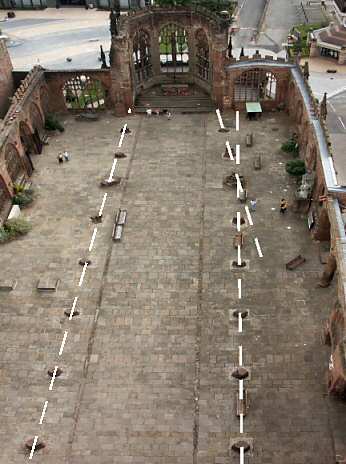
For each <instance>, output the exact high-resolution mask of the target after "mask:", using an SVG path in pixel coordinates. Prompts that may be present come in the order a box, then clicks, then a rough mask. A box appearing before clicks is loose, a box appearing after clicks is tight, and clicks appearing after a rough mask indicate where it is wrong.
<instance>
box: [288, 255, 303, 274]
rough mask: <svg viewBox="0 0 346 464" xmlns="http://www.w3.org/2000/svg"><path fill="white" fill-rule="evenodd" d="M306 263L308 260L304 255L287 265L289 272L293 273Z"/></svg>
mask: <svg viewBox="0 0 346 464" xmlns="http://www.w3.org/2000/svg"><path fill="white" fill-rule="evenodd" d="M305 262H306V259H305V258H303V256H302V255H298V256H296V257H295V258H294V259H292V260H291V261H289V262H288V263H287V264H286V269H287V270H289V271H293V270H294V269H296V268H297V267H299V266H301V265H302V264H304V263H305Z"/></svg>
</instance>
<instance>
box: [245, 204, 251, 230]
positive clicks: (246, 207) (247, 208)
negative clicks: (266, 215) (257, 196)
mask: <svg viewBox="0 0 346 464" xmlns="http://www.w3.org/2000/svg"><path fill="white" fill-rule="evenodd" d="M245 212H246V216H247V220H248V221H249V224H250V226H253V221H252V217H251V214H250V210H249V207H248V206H247V205H246V206H245Z"/></svg>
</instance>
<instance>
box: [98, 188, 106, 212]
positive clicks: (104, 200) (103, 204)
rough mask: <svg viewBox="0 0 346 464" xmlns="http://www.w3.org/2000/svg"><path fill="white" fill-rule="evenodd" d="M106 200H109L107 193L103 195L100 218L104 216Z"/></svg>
mask: <svg viewBox="0 0 346 464" xmlns="http://www.w3.org/2000/svg"><path fill="white" fill-rule="evenodd" d="M106 199H107V193H105V194H104V195H103V199H102V204H101V208H100V211H99V216H102V212H103V208H104V207H105V203H106Z"/></svg>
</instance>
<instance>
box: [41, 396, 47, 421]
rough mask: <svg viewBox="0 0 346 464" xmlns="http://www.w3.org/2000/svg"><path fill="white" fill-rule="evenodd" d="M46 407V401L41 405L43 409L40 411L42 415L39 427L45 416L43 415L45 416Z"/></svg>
mask: <svg viewBox="0 0 346 464" xmlns="http://www.w3.org/2000/svg"><path fill="white" fill-rule="evenodd" d="M47 406H48V401H45V403H44V405H43V409H42V414H41V419H40V425H42V422H43V419H44V416H45V414H46V410H47Z"/></svg>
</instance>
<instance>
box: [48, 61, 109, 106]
mask: <svg viewBox="0 0 346 464" xmlns="http://www.w3.org/2000/svg"><path fill="white" fill-rule="evenodd" d="M77 76H88V77H90V78H91V79H93V80H96V81H100V82H101V84H102V86H103V89H104V92H105V104H106V107H107V108H109V109H112V108H113V107H114V102H113V100H112V92H111V85H112V83H111V75H110V71H109V69H74V70H68V71H49V70H48V71H47V70H46V71H45V81H46V83H47V89H48V102H49V103H48V107H49V111H50V112H53V113H61V112H66V111H67V107H66V104H65V97H64V94H63V89H64V85H65V83H66V82H67V81H68V80H71V79H73V78H74V77H77Z"/></svg>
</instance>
